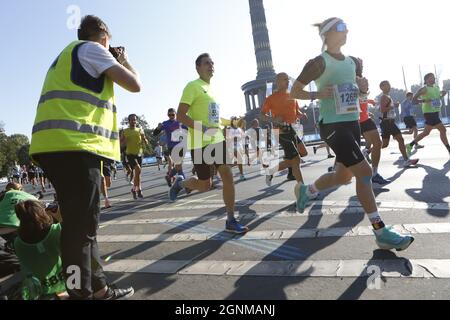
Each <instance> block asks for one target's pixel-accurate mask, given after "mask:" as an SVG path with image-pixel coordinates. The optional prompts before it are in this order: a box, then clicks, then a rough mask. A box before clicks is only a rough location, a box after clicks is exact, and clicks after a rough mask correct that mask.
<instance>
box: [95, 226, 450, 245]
mask: <svg viewBox="0 0 450 320" xmlns="http://www.w3.org/2000/svg"><path fill="white" fill-rule="evenodd" d="M393 227H394V230H396V231H398V232H400V233H402V234H413V235H414V234H445V233H449V234H450V223H423V224H404V225H394V226H393ZM205 230H207V229H205ZM360 236H373V228H372V227H367V226H357V227H353V228H352V227H342V228H327V229H297V230H270V231H250V232H248V233H247V234H245V235H242V236H230V235H229V234H228V233H226V232H225V231H222V232H208V231H206V232H197V233H187V232H186V233H185V232H180V233H174V234H171V233H158V234H129V235H127V234H121V235H98V236H97V241H98V242H104V243H117V242H119V243H122V242H190V241H207V240H208V241H223V240H230V241H252V240H288V239H316V238H329V237H360ZM224 237H225V239H224ZM226 237H229V239H227V238H226Z"/></svg>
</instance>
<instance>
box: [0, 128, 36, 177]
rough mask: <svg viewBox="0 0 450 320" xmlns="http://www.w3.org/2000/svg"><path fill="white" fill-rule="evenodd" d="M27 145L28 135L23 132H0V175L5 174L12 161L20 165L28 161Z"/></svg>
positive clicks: (12, 163)
mask: <svg viewBox="0 0 450 320" xmlns="http://www.w3.org/2000/svg"><path fill="white" fill-rule="evenodd" d="M29 145H30V141H29V140H28V137H27V136H25V135H23V134H13V135H11V136H7V135H6V134H5V133H4V132H3V131H1V132H0V176H2V177H4V176H6V175H7V174H8V172H9V170H10V168H11V167H12V166H13V165H14V162H17V163H18V164H20V165H23V164H28V163H29V161H30V160H29V157H28V152H27V151H28V148H29ZM25 152H26V154H25Z"/></svg>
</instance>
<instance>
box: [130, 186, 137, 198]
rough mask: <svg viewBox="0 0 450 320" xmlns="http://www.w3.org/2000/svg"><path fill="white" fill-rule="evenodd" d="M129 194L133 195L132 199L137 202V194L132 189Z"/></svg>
mask: <svg viewBox="0 0 450 320" xmlns="http://www.w3.org/2000/svg"><path fill="white" fill-rule="evenodd" d="M131 194H132V195H133V199H134V200H137V193H136V191H134V190H133V189H131Z"/></svg>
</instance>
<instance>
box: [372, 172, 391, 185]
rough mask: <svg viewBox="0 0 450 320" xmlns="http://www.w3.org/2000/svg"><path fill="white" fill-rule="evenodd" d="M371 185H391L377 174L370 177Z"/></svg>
mask: <svg viewBox="0 0 450 320" xmlns="http://www.w3.org/2000/svg"><path fill="white" fill-rule="evenodd" d="M372 183H376V184H380V185H385V184H389V183H391V181H389V180H386V179H384V178H383V177H382V176H381V175H380V174H379V173H377V174H376V175H375V176H373V177H372Z"/></svg>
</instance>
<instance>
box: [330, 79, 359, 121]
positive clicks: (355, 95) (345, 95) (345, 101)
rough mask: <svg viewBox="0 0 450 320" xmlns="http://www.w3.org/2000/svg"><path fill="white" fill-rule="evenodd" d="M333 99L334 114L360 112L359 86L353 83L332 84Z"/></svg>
mask: <svg viewBox="0 0 450 320" xmlns="http://www.w3.org/2000/svg"><path fill="white" fill-rule="evenodd" d="M334 100H335V102H336V114H351V113H357V112H360V108H359V88H358V86H357V85H356V84H353V83H344V84H340V85H335V86H334Z"/></svg>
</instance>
